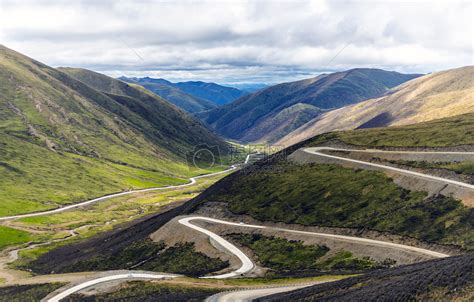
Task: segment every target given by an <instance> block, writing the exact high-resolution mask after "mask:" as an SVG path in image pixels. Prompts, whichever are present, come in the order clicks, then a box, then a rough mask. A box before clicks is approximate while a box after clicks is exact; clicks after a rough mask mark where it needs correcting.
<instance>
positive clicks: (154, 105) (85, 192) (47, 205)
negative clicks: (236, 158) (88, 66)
mask: <svg viewBox="0 0 474 302" xmlns="http://www.w3.org/2000/svg"><path fill="white" fill-rule="evenodd" d="M98 78H100V79H102V80H103V82H101V83H100V85H104V86H103V87H107V89H108V90H109V91H110V92H113V93H116V94H121V95H116V94H114V95H107V94H104V93H101V92H99V91H98V90H96V89H94V88H92V87H90V86H88V85H86V84H84V83H83V82H80V81H78V80H76V79H74V78H72V77H70V76H68V75H67V74H65V73H63V72H61V71H58V70H56V69H53V68H51V67H48V66H46V65H44V64H42V63H40V62H37V61H34V60H32V59H30V58H27V57H25V56H23V55H21V54H19V53H16V52H14V51H12V50H10V49H8V48H6V47H3V46H1V47H0V82H1V83H2V85H1V86H0V202H1V204H2V207H1V210H0V216H4V215H12V214H17V213H25V212H31V211H38V210H44V209H51V208H55V207H57V206H58V205H60V204H65V203H71V202H77V201H81V200H84V199H87V198H91V197H96V196H100V195H104V194H107V193H112V192H117V191H121V190H125V189H129V188H144V187H153V186H160V185H166V184H177V183H184V182H187V179H185V178H187V177H189V176H190V175H191V174H196V173H203V172H205V171H190V170H189V169H188V167H187V165H186V161H185V157H184V154H185V153H186V152H188V151H190V150H192V149H193V147H194V146H195V145H198V144H201V143H206V144H208V145H212V146H213V145H216V146H219V147H220V148H221V149H222V150H223V151H225V150H226V144H225V143H224V142H223V141H221V140H220V139H219V138H218V137H217V136H215V135H214V134H212V133H211V132H209V131H208V130H207V129H206V128H205V127H204V126H202V125H201V124H200V123H199V122H198V121H196V120H194V119H193V118H191V117H189V116H188V115H186V114H184V113H183V112H181V111H180V110H177V109H176V108H175V107H174V106H172V105H170V104H169V103H167V102H166V101H164V100H162V99H160V98H159V97H153V96H151V95H148V94H146V93H144V92H143V91H141V90H139V89H136V88H133V87H131V86H128V85H127V84H125V83H122V82H120V81H117V80H114V79H111V78H108V77H106V76H103V75H100V76H99V75H98ZM107 83H108V84H107ZM107 85H108V86H107Z"/></svg>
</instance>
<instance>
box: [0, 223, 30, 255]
mask: <svg viewBox="0 0 474 302" xmlns="http://www.w3.org/2000/svg"><path fill="white" fill-rule="evenodd" d="M31 238H32V235H31V234H30V233H28V232H25V231H20V230H16V229H12V228H9V227H6V226H1V225H0V250H1V249H3V248H5V247H7V246H10V245H17V244H22V243H26V242H28V241H30V240H31Z"/></svg>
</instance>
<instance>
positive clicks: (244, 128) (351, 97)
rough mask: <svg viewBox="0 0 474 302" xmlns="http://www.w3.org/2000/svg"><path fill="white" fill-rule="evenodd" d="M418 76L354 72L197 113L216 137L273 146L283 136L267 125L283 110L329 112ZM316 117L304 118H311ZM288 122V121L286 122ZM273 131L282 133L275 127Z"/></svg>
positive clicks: (288, 85) (287, 86)
mask: <svg viewBox="0 0 474 302" xmlns="http://www.w3.org/2000/svg"><path fill="white" fill-rule="evenodd" d="M417 76H418V75H405V74H400V73H397V72H392V71H384V70H380V69H368V68H357V69H352V70H348V71H343V72H336V73H332V74H321V75H319V76H317V77H314V78H310V79H304V80H299V81H295V82H287V83H281V84H277V85H274V86H271V87H268V88H266V89H262V90H259V91H257V92H255V93H253V94H250V95H247V96H244V97H241V98H239V99H237V100H236V101H234V102H232V103H230V104H227V105H224V106H222V107H219V108H216V109H211V110H209V111H206V112H202V113H198V114H197V115H196V116H197V117H199V118H201V119H202V120H203V121H205V122H206V123H207V124H208V125H210V126H211V127H212V128H214V129H215V130H216V131H217V132H218V133H220V134H221V135H223V136H225V137H229V138H231V139H236V140H242V141H246V142H261V141H262V140H263V138H264V137H265V141H267V142H275V141H277V140H278V139H280V138H281V137H282V136H283V135H284V134H285V133H281V132H280V131H277V132H275V133H271V132H270V133H269V132H268V128H267V127H266V126H265V125H266V124H269V123H271V121H272V119H273V118H274V117H275V116H276V115H277V114H278V113H279V112H280V111H281V110H283V109H285V108H287V107H291V106H293V105H295V104H297V103H304V104H309V105H313V106H315V107H317V108H319V109H321V111H324V110H332V109H335V108H339V107H342V106H344V105H347V104H352V103H354V102H359V101H362V100H364V99H367V98H369V97H370V96H374V95H376V96H379V95H381V94H383V93H385V92H386V91H388V89H389V88H391V87H393V86H396V85H398V84H400V83H402V82H404V81H406V80H408V79H411V78H414V77H417ZM317 115H318V113H316V112H315V114H314V115H313V116H312V117H311V116H307V117H306V118H307V119H308V120H306V121H309V119H310V118H314V117H315V116H317ZM286 122H287V121H286ZM292 122H293V123H290V124H291V126H290V127H288V128H287V131H291V130H294V129H296V128H298V127H299V126H301V125H303V124H304V123H305V120H298V121H296V120H293V121H292ZM275 129H281V126H280V125H275Z"/></svg>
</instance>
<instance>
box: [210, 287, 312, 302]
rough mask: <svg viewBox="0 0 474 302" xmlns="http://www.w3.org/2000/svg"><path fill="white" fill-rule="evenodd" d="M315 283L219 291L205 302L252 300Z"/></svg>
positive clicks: (243, 301)
mask: <svg viewBox="0 0 474 302" xmlns="http://www.w3.org/2000/svg"><path fill="white" fill-rule="evenodd" d="M311 285H313V284H305V285H297V286H281V287H269V288H258V289H246V290H239V291H232V292H223V293H218V294H215V295H213V296H210V297H209V298H207V299H206V300H205V302H245V301H252V300H254V299H257V298H260V297H265V296H268V295H273V294H278V293H284V292H289V291H292V290H297V289H300V288H303V287H306V286H311Z"/></svg>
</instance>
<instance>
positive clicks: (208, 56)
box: [0, 0, 474, 82]
mask: <svg viewBox="0 0 474 302" xmlns="http://www.w3.org/2000/svg"><path fill="white" fill-rule="evenodd" d="M473 20H474V16H473V3H472V1H419V2H412V1H383V2H380V1H379V2H375V1H342V0H341V1H322V0H318V1H272V2H270V1H226V2H222V1H219V2H218V1H214V2H212V1H144V0H142V1H109V0H105V1H87V0H83V1H76V2H71V1H45V0H42V1H28V0H26V1H20V2H19V1H10V0H0V43H2V44H4V45H6V46H8V47H11V48H13V49H15V50H17V51H20V52H22V53H25V54H27V55H29V56H31V57H34V58H36V59H38V60H40V61H43V62H45V63H47V64H50V65H53V66H80V67H85V68H91V69H94V70H97V71H99V72H105V73H108V74H111V75H124V74H125V75H135V76H140V75H154V76H161V77H165V78H170V79H172V80H181V79H204V80H213V81H216V82H244V81H246V80H247V81H263V82H279V81H284V80H290V79H294V78H303V77H309V76H311V75H315V74H317V73H319V72H321V71H325V70H342V69H349V68H354V67H380V68H387V69H392V70H398V71H402V72H431V71H436V70H441V69H447V68H452V67H457V66H462V65H472V64H473V49H472V47H473V28H474V26H473Z"/></svg>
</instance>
